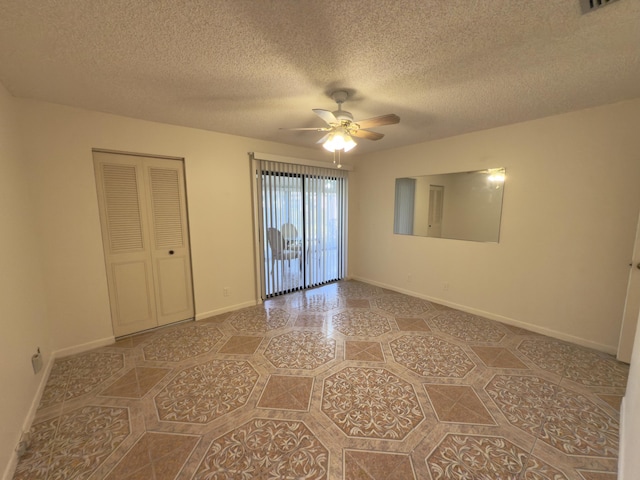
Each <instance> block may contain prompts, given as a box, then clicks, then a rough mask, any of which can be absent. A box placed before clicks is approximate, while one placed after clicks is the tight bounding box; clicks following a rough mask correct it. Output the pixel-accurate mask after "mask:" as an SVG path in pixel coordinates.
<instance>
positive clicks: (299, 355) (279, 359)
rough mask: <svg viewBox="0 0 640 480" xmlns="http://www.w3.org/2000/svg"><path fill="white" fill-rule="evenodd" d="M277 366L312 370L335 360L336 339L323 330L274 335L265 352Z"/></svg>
mask: <svg viewBox="0 0 640 480" xmlns="http://www.w3.org/2000/svg"><path fill="white" fill-rule="evenodd" d="M264 356H265V357H267V360H269V361H270V362H271V363H273V365H275V366H276V367H277V368H294V369H295V368H303V369H306V370H312V369H314V368H317V367H319V366H320V365H324V364H325V363H327V362H329V361H331V360H333V359H334V358H335V356H336V341H335V340H334V339H333V338H327V337H326V335H325V334H324V333H322V332H306V331H304V332H291V333H285V334H283V335H278V336H277V337H273V338H272V339H271V341H270V342H269V345H267V349H266V351H265V352H264Z"/></svg>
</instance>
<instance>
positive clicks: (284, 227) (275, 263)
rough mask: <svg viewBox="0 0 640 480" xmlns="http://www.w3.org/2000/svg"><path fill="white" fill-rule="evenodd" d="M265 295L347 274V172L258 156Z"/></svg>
mask: <svg viewBox="0 0 640 480" xmlns="http://www.w3.org/2000/svg"><path fill="white" fill-rule="evenodd" d="M256 176H257V186H258V204H259V205H258V215H259V224H260V230H261V231H260V242H259V243H260V257H261V258H260V262H261V268H260V271H261V277H262V282H261V284H262V297H263V298H269V297H272V296H275V295H280V294H283V293H287V292H291V291H295V290H301V289H304V288H310V287H315V286H318V285H322V284H324V283H328V282H331V281H335V280H339V279H342V278H344V276H345V269H346V198H347V194H346V189H347V174H346V172H344V171H341V170H333V169H329V168H319V167H310V166H306V165H295V164H290V163H281V162H274V161H269V160H259V162H258V169H257V171H256Z"/></svg>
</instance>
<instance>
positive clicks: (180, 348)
mask: <svg viewBox="0 0 640 480" xmlns="http://www.w3.org/2000/svg"><path fill="white" fill-rule="evenodd" d="M220 339H222V333H220V330H218V328H217V327H215V326H213V325H212V324H207V323H204V324H196V325H187V326H183V327H182V328H174V329H172V330H170V331H169V332H167V333H165V334H163V335H160V336H159V337H158V338H156V339H155V340H153V341H152V342H151V343H150V344H149V345H147V346H146V347H144V348H143V349H142V351H143V353H144V358H145V360H158V361H163V362H181V361H182V360H186V359H187V358H193V357H196V356H198V355H202V354H203V353H207V352H210V351H211V350H213V347H214V346H215V345H216V343H218V341H220Z"/></svg>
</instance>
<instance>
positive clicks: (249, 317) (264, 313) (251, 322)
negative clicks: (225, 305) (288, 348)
mask: <svg viewBox="0 0 640 480" xmlns="http://www.w3.org/2000/svg"><path fill="white" fill-rule="evenodd" d="M289 318H290V315H289V314H288V313H287V312H286V311H284V310H283V309H281V308H265V307H264V306H263V305H256V306H255V307H249V308H245V309H243V310H240V311H239V312H238V313H236V314H234V315H232V317H231V320H230V321H229V322H230V323H231V325H233V327H234V328H235V329H236V330H238V331H240V332H243V333H249V332H251V333H262V332H268V331H269V330H275V329H276V328H281V327H284V326H285V325H286V324H287V323H288V322H289Z"/></svg>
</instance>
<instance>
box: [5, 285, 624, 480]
mask: <svg viewBox="0 0 640 480" xmlns="http://www.w3.org/2000/svg"><path fill="white" fill-rule="evenodd" d="M627 374H628V367H627V365H624V364H621V363H619V362H617V361H616V360H615V359H614V358H612V357H610V356H608V355H605V354H602V353H599V352H595V351H592V350H589V349H585V348H582V347H579V346H575V345H571V344H568V343H565V342H561V341H558V340H555V339H552V338H549V337H544V336H542V335H537V334H534V333H531V332H528V331H526V330H523V329H521V328H517V327H512V326H508V325H504V324H500V323H497V322H494V321H491V320H487V319H485V318H480V317H477V316H474V315H470V314H467V313H464V312H460V311H457V310H453V309H449V308H446V307H443V306H440V305H436V304H433V303H430V302H427V301H423V300H420V299H417V298H413V297H409V296H406V295H401V294H398V293H394V292H391V291H388V290H383V289H381V288H377V287H374V286H370V285H366V284H364V283H359V282H353V281H344V282H339V283H336V284H331V285H327V286H325V287H322V288H318V289H314V290H309V291H306V292H298V293H294V294H289V295H286V296H282V297H278V298H276V299H272V300H269V301H268V302H266V303H265V304H264V305H261V306H256V307H251V308H246V309H243V310H240V311H237V312H232V313H229V314H225V315H221V316H219V317H214V318H210V319H207V320H203V321H200V322H195V323H194V322H190V323H185V324H181V325H176V326H172V327H168V328H165V329H161V330H158V331H155V332H150V333H144V334H140V335H137V336H133V337H129V338H126V339H123V340H120V341H118V342H116V343H115V344H114V345H111V346H109V347H105V348H100V349H98V350H94V351H91V352H87V353H83V354H79V355H75V356H72V357H67V358H63V359H59V360H57V361H56V362H55V364H54V366H53V369H52V371H51V375H50V377H49V380H48V383H47V386H46V389H45V392H44V394H43V397H42V402H41V405H40V407H39V410H38V413H37V417H36V420H35V422H34V425H33V444H32V447H31V449H30V450H29V452H28V453H27V454H26V455H25V456H24V457H23V458H22V459H21V461H20V463H19V465H18V468H17V470H16V474H15V477H14V478H15V479H42V480H50V479H67V480H69V479H94V480H95V479H104V478H106V479H110V480H112V479H113V480H134V479H144V480H165V479H196V480H200V479H232V478H233V479H235V478H238V479H240V478H242V479H262V478H264V479H303V478H304V479H343V478H344V479H348V480H357V479H369V480H382V479H384V480H392V479H401V480H408V479H412V478H415V479H430V480H440V479H492V480H493V479H501V480H507V479H522V480H534V479H535V480H543V479H553V480H561V479H576V480H605V479H611V480H613V479H615V478H616V473H615V472H616V463H617V456H618V428H619V425H618V417H619V412H618V410H619V406H620V401H621V398H622V396H623V394H624V388H625V384H626V378H627Z"/></svg>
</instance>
